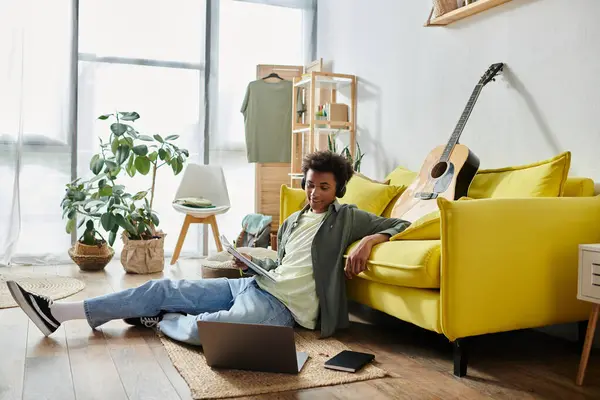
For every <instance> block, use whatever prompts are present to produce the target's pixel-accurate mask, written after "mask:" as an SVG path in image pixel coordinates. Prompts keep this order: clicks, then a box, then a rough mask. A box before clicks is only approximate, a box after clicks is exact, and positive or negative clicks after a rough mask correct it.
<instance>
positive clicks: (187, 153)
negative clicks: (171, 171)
mask: <svg viewBox="0 0 600 400" xmlns="http://www.w3.org/2000/svg"><path fill="white" fill-rule="evenodd" d="M181 152H182V153H183V154H185V156H186V157H189V156H190V152H189V151H187V150H186V149H181Z"/></svg>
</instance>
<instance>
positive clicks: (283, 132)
mask: <svg viewBox="0 0 600 400" xmlns="http://www.w3.org/2000/svg"><path fill="white" fill-rule="evenodd" d="M292 86H293V85H292V82H291V81H287V80H284V81H278V82H267V81H265V80H263V79H258V80H256V81H253V82H250V83H249V84H248V87H247V89H246V95H245V97H244V102H243V104H242V109H241V112H242V114H244V124H245V131H246V151H247V155H248V162H251V163H254V162H258V163H268V162H285V163H287V162H290V161H291V157H292V149H291V147H292V92H293V87H292Z"/></svg>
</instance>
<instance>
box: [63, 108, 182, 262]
mask: <svg viewBox="0 0 600 400" xmlns="http://www.w3.org/2000/svg"><path fill="white" fill-rule="evenodd" d="M139 118H140V115H139V114H138V113H137V112H115V113H113V114H104V115H101V116H99V117H98V119H100V120H114V121H113V122H112V123H111V124H110V136H109V140H108V141H107V142H105V141H102V139H100V152H99V153H98V154H95V155H94V156H93V157H92V159H91V160H90V170H91V172H92V174H93V177H92V178H91V179H90V180H89V181H81V182H79V183H78V184H79V185H83V187H84V188H85V189H86V191H87V192H86V193H87V195H86V196H89V198H87V197H86V198H84V199H83V200H81V201H83V204H80V205H81V206H82V207H83V211H84V212H87V213H88V214H89V216H90V217H93V218H98V219H99V224H100V226H101V227H102V228H103V229H104V230H105V231H106V232H107V233H108V245H110V246H112V245H113V244H114V242H115V240H116V237H117V233H118V232H119V229H122V230H123V231H122V234H121V238H122V240H123V251H122V252H121V264H122V265H123V267H124V269H125V270H126V271H127V272H132V273H152V272H158V271H161V270H162V269H163V267H164V238H165V233H163V232H162V231H160V230H157V227H158V225H159V223H160V221H159V218H158V215H157V213H156V212H155V211H154V210H153V208H152V206H153V203H154V193H155V188H156V173H157V171H158V169H160V168H162V167H163V166H169V167H170V168H171V169H172V171H173V173H174V175H178V174H179V173H180V172H181V171H182V170H183V166H184V164H185V162H186V160H187V158H188V157H189V152H188V151H187V150H186V149H181V148H179V147H178V146H177V145H176V144H175V143H174V142H175V141H176V140H177V139H178V138H179V135H169V136H166V137H165V138H163V137H162V136H161V135H158V134H155V135H153V136H149V135H144V134H140V133H139V132H138V131H137V130H136V129H135V128H134V126H133V123H134V122H135V121H136V120H137V119H139ZM124 173H127V174H128V175H129V176H131V177H133V176H135V175H136V174H138V173H139V174H141V175H148V174H151V177H152V178H151V181H150V185H149V187H148V189H146V190H142V191H139V192H137V193H135V194H131V193H129V192H127V191H126V188H125V186H124V185H120V184H118V182H117V181H118V179H119V177H120V176H122V175H123V174H124ZM148 196H150V200H148ZM80 197H81V196H80ZM72 225H74V222H73V223H72Z"/></svg>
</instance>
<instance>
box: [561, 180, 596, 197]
mask: <svg viewBox="0 0 600 400" xmlns="http://www.w3.org/2000/svg"><path fill="white" fill-rule="evenodd" d="M593 195H594V181H593V180H592V179H590V178H576V177H573V178H568V179H567V183H566V184H565V191H564V193H563V197H590V196H593Z"/></svg>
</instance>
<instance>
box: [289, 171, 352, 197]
mask: <svg viewBox="0 0 600 400" xmlns="http://www.w3.org/2000/svg"><path fill="white" fill-rule="evenodd" d="M339 184H340V183H339V182H338V181H337V180H336V181H335V197H337V198H342V197H344V195H345V194H346V184H344V185H342V186H341V187H338V186H339ZM300 186H301V187H302V190H304V189H305V188H306V174H304V176H303V177H302V181H301V182H300Z"/></svg>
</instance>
